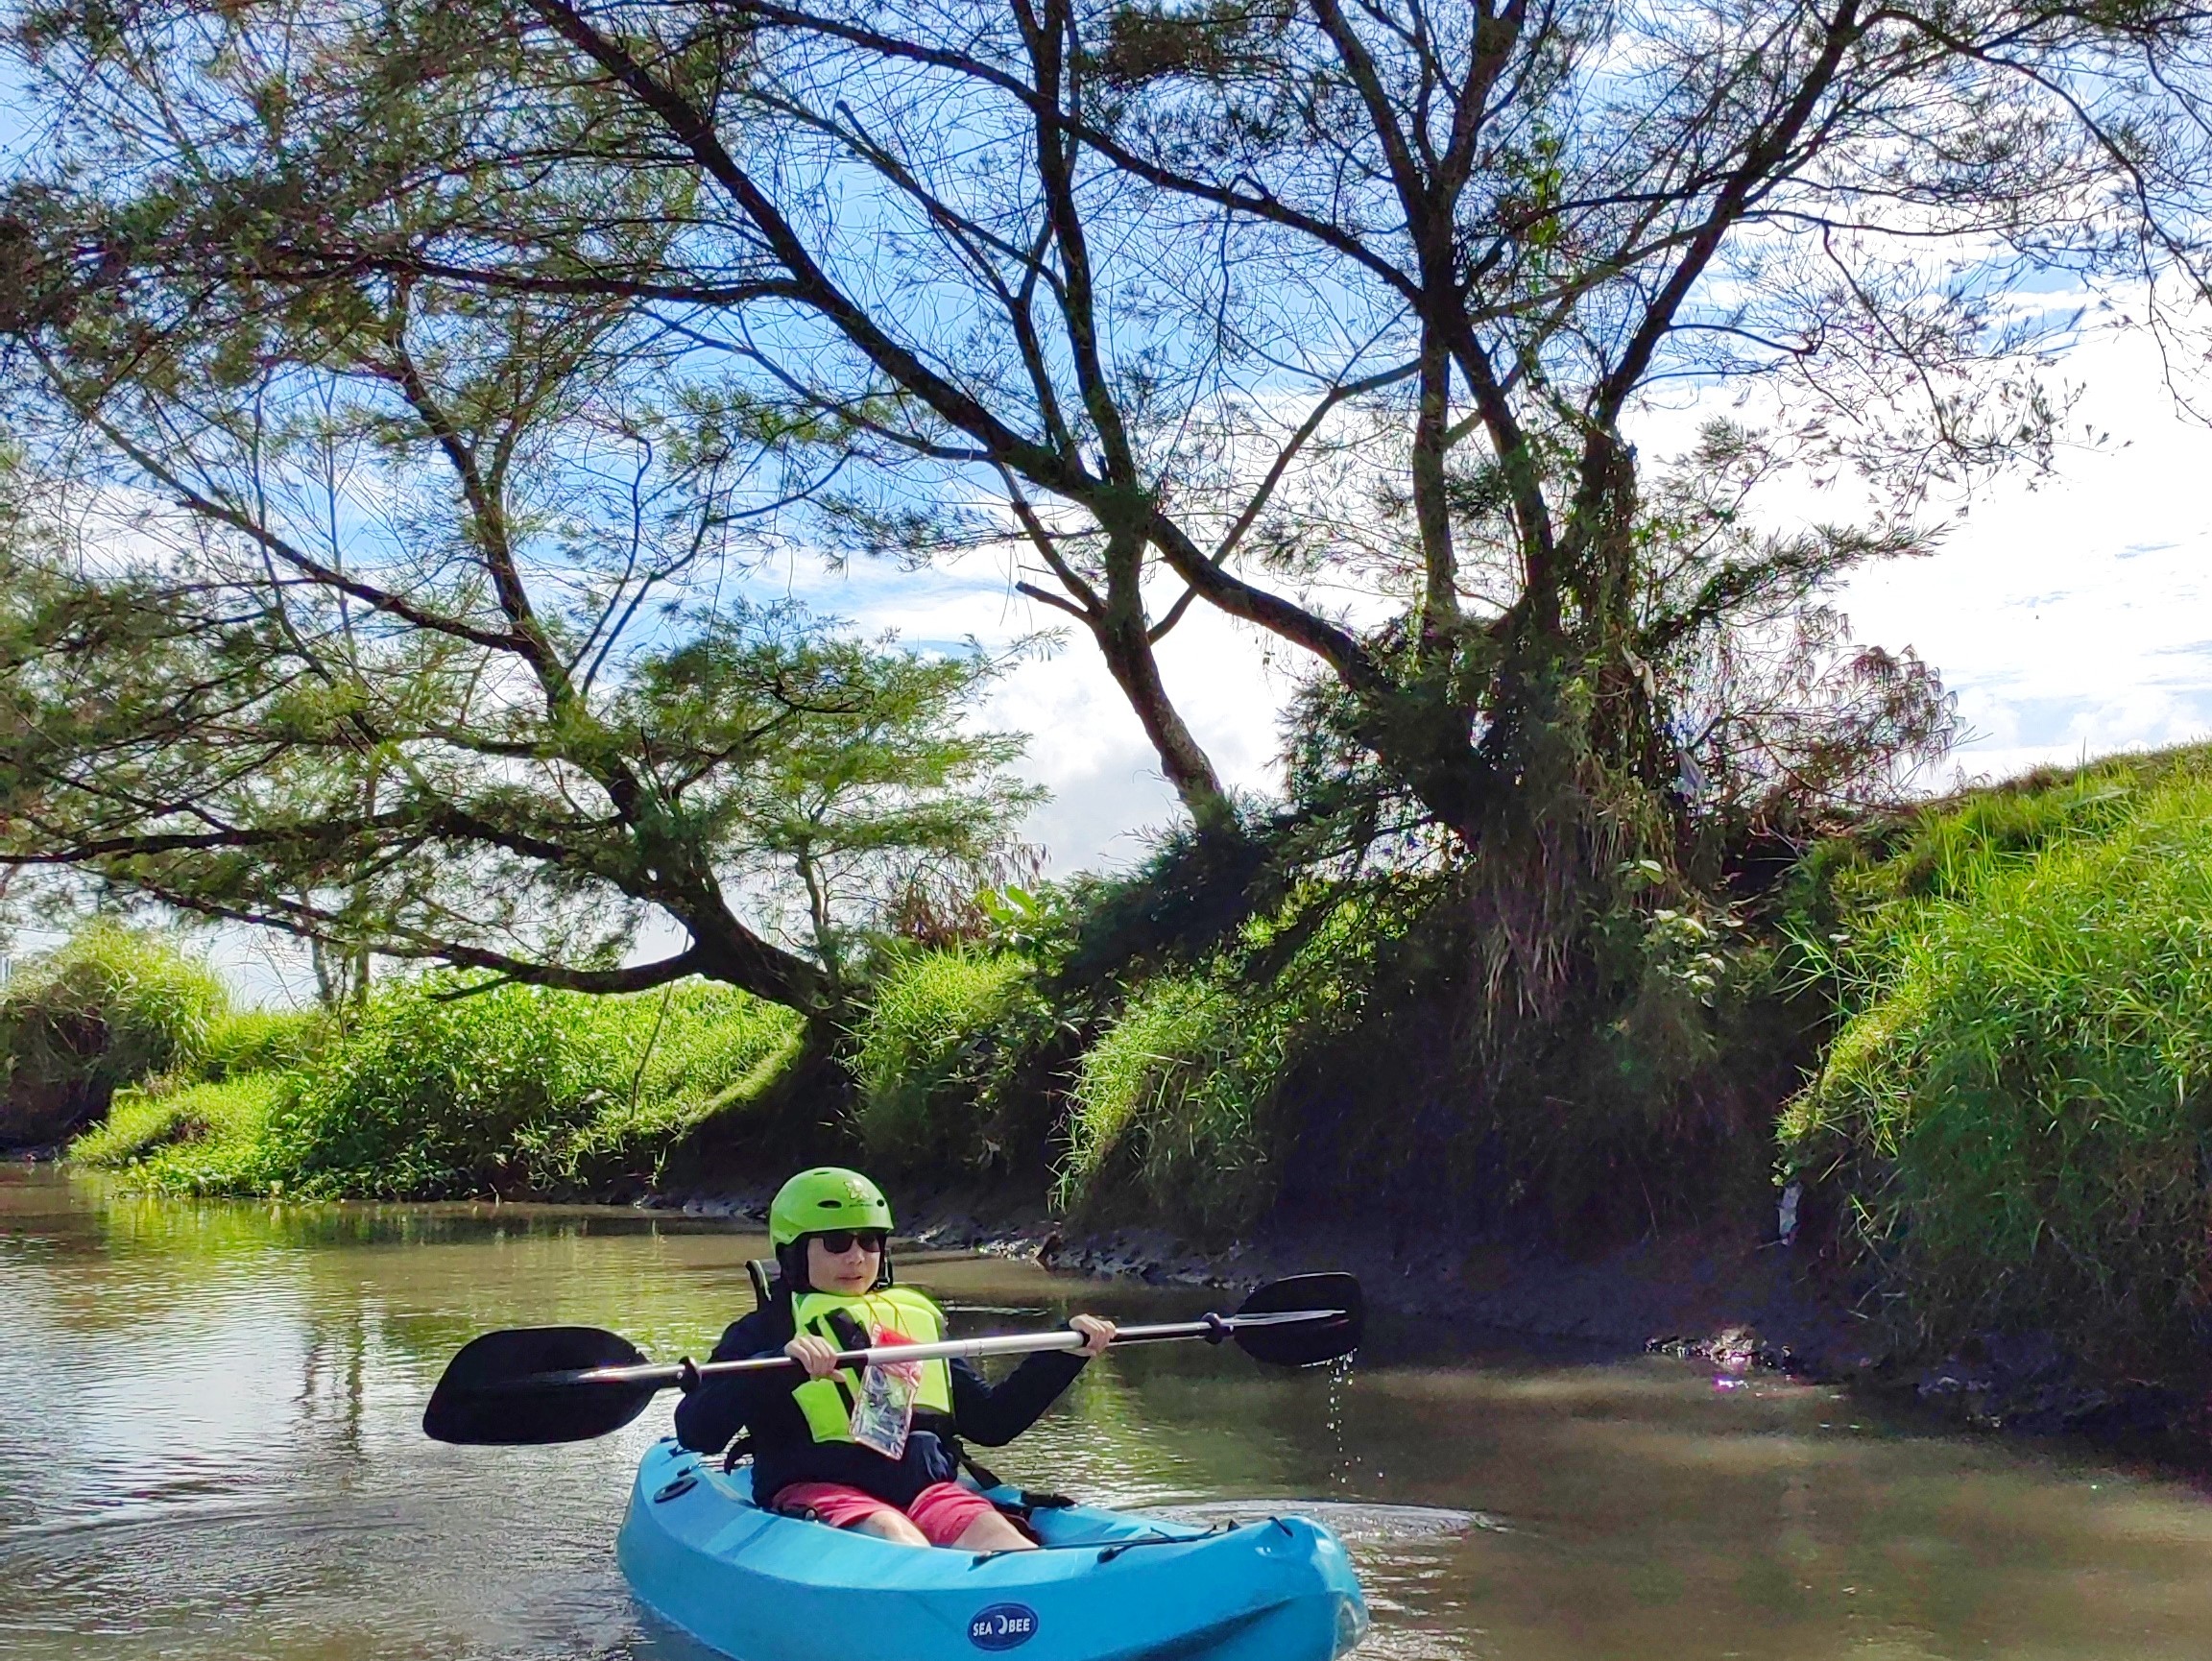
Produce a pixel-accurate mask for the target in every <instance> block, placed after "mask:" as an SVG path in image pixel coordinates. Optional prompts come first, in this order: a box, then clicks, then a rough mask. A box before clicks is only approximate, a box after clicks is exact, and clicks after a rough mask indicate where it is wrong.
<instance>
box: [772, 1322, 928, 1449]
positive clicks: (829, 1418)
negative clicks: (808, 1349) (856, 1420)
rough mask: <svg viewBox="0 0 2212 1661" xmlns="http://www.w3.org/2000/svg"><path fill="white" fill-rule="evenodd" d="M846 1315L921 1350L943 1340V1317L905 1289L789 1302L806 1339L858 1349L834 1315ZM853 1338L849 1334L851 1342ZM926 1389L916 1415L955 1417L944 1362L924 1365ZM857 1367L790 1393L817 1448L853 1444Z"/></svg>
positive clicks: (916, 1399)
mask: <svg viewBox="0 0 2212 1661" xmlns="http://www.w3.org/2000/svg"><path fill="white" fill-rule="evenodd" d="M838 1313H843V1314H846V1315H849V1316H850V1317H851V1318H852V1319H853V1320H854V1322H856V1323H858V1326H859V1329H860V1331H861V1332H862V1333H873V1332H874V1331H875V1330H876V1329H878V1328H883V1329H887V1330H888V1331H891V1332H895V1333H899V1334H901V1335H902V1336H905V1337H907V1338H909V1339H911V1340H912V1341H913V1342H915V1343H918V1344H933V1343H936V1342H937V1341H938V1340H939V1339H941V1338H943V1337H944V1336H945V1314H944V1312H943V1311H941V1310H940V1309H938V1307H937V1306H936V1305H935V1304H933V1303H931V1302H930V1301H929V1299H927V1298H926V1297H925V1296H923V1295H922V1293H920V1292H918V1291H913V1290H911V1289H909V1288H906V1287H882V1288H878V1289H877V1290H875V1291H872V1292H868V1293H866V1294H865V1295H863V1296H860V1297H846V1296H844V1295H843V1294H842V1293H839V1292H801V1293H800V1294H799V1295H798V1296H797V1297H795V1298H794V1299H792V1301H791V1320H792V1324H793V1325H794V1326H795V1327H796V1328H797V1329H798V1330H799V1331H800V1332H803V1333H812V1334H813V1335H814V1336H816V1337H818V1338H827V1339H829V1342H831V1343H832V1344H835V1345H836V1346H837V1347H838V1348H839V1349H841V1350H847V1349H852V1348H854V1345H853V1344H851V1343H849V1342H847V1339H846V1336H839V1334H838V1332H837V1326H836V1323H833V1322H832V1321H831V1319H830V1317H831V1316H832V1315H835V1314H838ZM847 1336H850V1332H848V1335H847ZM920 1364H921V1367H922V1383H921V1386H920V1388H919V1389H917V1390H916V1391H915V1394H914V1410H915V1412H916V1413H943V1414H945V1415H946V1416H948V1417H950V1415H951V1412H952V1368H951V1365H950V1363H949V1362H947V1361H944V1360H934V1361H923V1362H922V1363H920ZM858 1372H859V1369H858V1368H857V1367H839V1368H838V1369H837V1370H836V1371H835V1372H833V1373H831V1374H830V1375H829V1377H828V1378H826V1379H808V1380H807V1381H806V1382H805V1384H801V1385H799V1387H798V1388H797V1389H795V1390H793V1391H792V1392H791V1399H792V1400H793V1401H794V1402H797V1403H798V1404H799V1410H800V1411H801V1412H802V1413H804V1414H805V1416H806V1429H807V1430H808V1431H809V1432H812V1433H813V1436H814V1439H815V1440H816V1441H817V1442H850V1441H852V1440H853V1408H854V1403H856V1402H857V1401H858V1400H859V1399H860V1398H859V1382H858Z"/></svg>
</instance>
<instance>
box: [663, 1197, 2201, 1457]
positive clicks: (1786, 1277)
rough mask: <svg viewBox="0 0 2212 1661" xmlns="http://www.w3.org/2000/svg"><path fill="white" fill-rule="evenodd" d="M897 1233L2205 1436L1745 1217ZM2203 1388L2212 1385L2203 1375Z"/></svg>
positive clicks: (993, 1216) (2042, 1339)
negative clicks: (1674, 1226)
mask: <svg viewBox="0 0 2212 1661" xmlns="http://www.w3.org/2000/svg"><path fill="white" fill-rule="evenodd" d="M773 1192H774V1191H773V1188H772V1187H769V1186H761V1187H757V1188H748V1189H742V1190H738V1191H735V1192H713V1193H686V1194H657V1195H652V1196H648V1197H647V1198H645V1199H644V1200H642V1201H640V1202H639V1204H640V1205H641V1206H642V1207H643V1208H644V1209H647V1210H658V1211H670V1212H675V1213H678V1214H680V1215H683V1216H697V1217H711V1218H727V1219H733V1220H742V1221H752V1222H761V1223H764V1222H765V1219H766V1217H767V1215H768V1202H769V1198H770V1196H771V1194H772V1193H773ZM897 1204H898V1207H899V1210H900V1215H901V1218H902V1230H901V1232H902V1235H903V1236H905V1237H906V1238H908V1239H910V1240H913V1241H914V1242H915V1243H917V1244H919V1245H922V1246H925V1247H928V1248H932V1249H940V1250H964V1251H974V1252H979V1253H983V1254H987V1255H990V1256H996V1257H1004V1258H1010V1259H1016V1260H1021V1261H1027V1262H1033V1263H1036V1264H1039V1265H1041V1266H1043V1267H1046V1268H1048V1269H1051V1270H1054V1271H1056V1272H1062V1273H1070V1272H1072V1273H1080V1274H1090V1275H1099V1276H1107V1277H1115V1278H1125V1279H1133V1280H1139V1281H1142V1282H1145V1283H1146V1284H1149V1285H1155V1286H1191V1287H1213V1288H1222V1289H1224V1290H1227V1291H1239V1292H1240V1291H1242V1290H1244V1289H1247V1288H1251V1287H1253V1286H1255V1285H1257V1284H1259V1283H1260V1282H1262V1281H1267V1280H1275V1279H1279V1278H1281V1277H1283V1276H1285V1275H1291V1274H1301V1273H1306V1272H1310V1271H1312V1270H1317V1269H1337V1270H1343V1271H1345V1272H1348V1273H1351V1274H1354V1275H1357V1276H1358V1278H1359V1282H1360V1285H1361V1287H1362V1288H1364V1289H1365V1291H1366V1293H1367V1296H1368V1299H1369V1302H1370V1304H1371V1305H1372V1306H1374V1307H1376V1308H1378V1309H1381V1310H1384V1311H1387V1312H1391V1313H1393V1314H1397V1315H1402V1316H1408V1317H1414V1318H1416V1319H1418V1320H1421V1321H1424V1322H1427V1323H1431V1324H1432V1325H1433V1327H1434V1329H1435V1331H1436V1333H1437V1335H1438V1338H1439V1340H1440V1341H1441V1340H1442V1338H1443V1337H1444V1336H1445V1335H1447V1334H1451V1333H1457V1334H1460V1335H1461V1336H1464V1335H1465V1334H1467V1333H1468V1332H1471V1331H1479V1332H1481V1333H1484V1334H1487V1335H1491V1336H1492V1337H1493V1338H1494V1339H1495V1338H1497V1337H1509V1338H1512V1339H1517V1340H1526V1341H1529V1342H1532V1343H1536V1344H1540V1345H1541V1344H1566V1345H1571V1346H1574V1347H1575V1348H1576V1349H1578V1350H1582V1351H1586V1352H1588V1353H1592V1354H1597V1355H1612V1356H1620V1357H1625V1356H1630V1355H1637V1354H1663V1355H1670V1356H1673V1357H1676V1358H1680V1359H1685V1360H1699V1361H1702V1362H1705V1363H1708V1364H1710V1365H1711V1366H1712V1367H1713V1369H1714V1372H1715V1375H1716V1378H1717V1379H1719V1380H1721V1381H1727V1380H1743V1379H1746V1378H1749V1377H1752V1376H1755V1375H1757V1374H1760V1373H1769V1374H1780V1375H1786V1376H1788V1377H1791V1378H1794V1379H1798V1380H1801V1381H1805V1382H1809V1383H1819V1384H1839V1385H1844V1386H1848V1387H1850V1388H1851V1389H1853V1390H1854V1391H1855V1392H1859V1393H1862V1394H1864V1395H1867V1396H1871V1397H1875V1398H1879V1399H1882V1400H1887V1401H1895V1402H1900V1403H1910V1404H1911V1405H1912V1406H1913V1407H1914V1408H1917V1409H1919V1410H1922V1411H1925V1412H1928V1413H1930V1414H1932V1415H1934V1416H1936V1418H1938V1419H1940V1420H1942V1421H1944V1422H1947V1423H1952V1424H1956V1425H1959V1426H1961V1427H1965V1428H1971V1429H1973V1430H1976V1431H2008V1432H2016V1433H2021V1434H2026V1435H2030V1436H2048V1435H2078V1436H2087V1437H2089V1438H2091V1439H2093V1440H2096V1441H2099V1442H2107V1443H2120V1444H2125V1445H2128V1446H2129V1447H2132V1448H2137V1449H2140V1450H2144V1451H2148V1452H2151V1453H2152V1454H2154V1455H2155V1456H2158V1457H2159V1458H2160V1459H2162V1460H2164V1461H2167V1462H2172V1463H2176V1464H2182V1465H2187V1466H2189V1467H2191V1468H2196V1467H2198V1466H2200V1465H2201V1464H2203V1463H2204V1461H2205V1459H2206V1457H2207V1454H2208V1448H2207V1444H2206V1440H2205V1423H2204V1410H2203V1406H2202V1403H2203V1399H2204V1398H2203V1394H2202V1392H2201V1391H2196V1392H2192V1391H2190V1390H2187V1389H2182V1388H2176V1387H2174V1386H2173V1385H2171V1384H2152V1383H2148V1382H2145V1381H2142V1380H2134V1379H2127V1378H2121V1377H2115V1376H2111V1375H2109V1374H2104V1373H2100V1372H2098V1371H2096V1370H2095V1369H2093V1368H2089V1367H2086V1366H2083V1365H2082V1364H2081V1363H2080V1361H2079V1360H2077V1359H2075V1358H2070V1357H2069V1356H2068V1355H2067V1354H2066V1353H2065V1351H2064V1348H2063V1346H2062V1345H2061V1344H2060V1343H2059V1341H2058V1340H2057V1339H2056V1338H2055V1337H2054V1336H2051V1335H2048V1334H2032V1335H2027V1336H2021V1335H2017V1334H2012V1335H2007V1334H1984V1335H1974V1336H1972V1337H1970V1338H1969V1339H1968V1340H1967V1341H1966V1342H1964V1343H1962V1344H1961V1345H1960V1346H1959V1348H1958V1349H1957V1350H1955V1351H1954V1352H1952V1353H1949V1354H1946V1355H1942V1356H1939V1357H1933V1358H1931V1357H1929V1356H1926V1355H1913V1354H1911V1353H1910V1352H1906V1351H1902V1350H1901V1349H1900V1348H1899V1347H1898V1346H1897V1345H1896V1344H1895V1343H1894V1342H1893V1341H1885V1336H1884V1333H1883V1330H1882V1329H1881V1328H1879V1327H1877V1326H1876V1325H1874V1324H1873V1323H1871V1322H1869V1321H1868V1320H1867V1319H1865V1318H1864V1316H1863V1312H1860V1311H1859V1310H1858V1309H1856V1308H1855V1307H1854V1300H1853V1299H1852V1298H1851V1296H1850V1295H1849V1291H1848V1288H1839V1287H1838V1286H1837V1285H1836V1283H1835V1282H1834V1280H1833V1278H1832V1277H1826V1276H1823V1274H1822V1272H1821V1265H1820V1264H1819V1262H1818V1261H1817V1259H1816V1257H1815V1254H1814V1253H1813V1252H1812V1251H1811V1250H1810V1249H1808V1248H1807V1247H1805V1246H1803V1245H1801V1244H1799V1243H1798V1242H1795V1241H1791V1242H1784V1241H1783V1240H1779V1239H1778V1238H1776V1237H1775V1235H1774V1233H1773V1232H1772V1229H1771V1228H1767V1229H1762V1227H1761V1226H1759V1223H1758V1222H1757V1221H1755V1220H1752V1219H1740V1220H1739V1221H1738V1222H1737V1223H1736V1224H1734V1225H1732V1226H1708V1227H1704V1228H1690V1229H1679V1230H1675V1231H1673V1232H1671V1233H1669V1234H1666V1235H1657V1236H1652V1237H1649V1238H1647V1239H1644V1240H1636V1241H1633V1242H1630V1243H1628V1244H1626V1245H1623V1246H1619V1247H1616V1248H1614V1249H1612V1250H1609V1251H1605V1252H1601V1253H1598V1254H1595V1255H1589V1256H1576V1255H1575V1254H1571V1253H1568V1252H1564V1251H1561V1250H1558V1249H1557V1248H1555V1247H1547V1246H1545V1245H1543V1244H1541V1243H1536V1242H1528V1243H1526V1244H1523V1245H1521V1246H1519V1247H1505V1246H1488V1247H1477V1248H1475V1249H1473V1250H1457V1249H1454V1248H1453V1247H1452V1246H1450V1245H1449V1244H1448V1243H1438V1242H1427V1243H1424V1244H1423V1245H1422V1246H1421V1247H1420V1248H1419V1250H1418V1254H1417V1255H1406V1254H1399V1253H1393V1252H1392V1251H1390V1250H1389V1249H1388V1248H1387V1247H1386V1246H1385V1245H1383V1244H1382V1243H1380V1242H1378V1241H1376V1240H1373V1239H1372V1238H1370V1237H1367V1236H1365V1235H1363V1234H1362V1233H1361V1232H1360V1231H1358V1230H1356V1229H1352V1228H1346V1227H1342V1226H1327V1225H1323V1226H1311V1225H1309V1226H1304V1227H1297V1228H1289V1227H1279V1228H1276V1229H1271V1230H1267V1231H1263V1232H1261V1233H1258V1234H1256V1235H1255V1236H1254V1237H1253V1238H1251V1239H1249V1240H1240V1241H1238V1242H1237V1243H1235V1244H1234V1245H1231V1246H1229V1247H1226V1248H1222V1249H1214V1250H1208V1249H1204V1248H1201V1247H1197V1246H1194V1245H1192V1244H1191V1243H1190V1242H1189V1241H1188V1240H1182V1239H1180V1238H1178V1237H1177V1236H1175V1235H1173V1234H1172V1233H1169V1232H1167V1231H1165V1230H1147V1229H1115V1230H1104V1231H1096V1232H1089V1231H1084V1230H1081V1229H1079V1228H1074V1227H1071V1226H1070V1223H1069V1221H1068V1219H1067V1218H1065V1217H1062V1216H1055V1215H1053V1214H1052V1213H1051V1212H1050V1211H1048V1210H1046V1209H1045V1208H1043V1207H1039V1206H1035V1205H1024V1204H1023V1203H1022V1200H1021V1198H1020V1197H1019V1196H1018V1195H1013V1194H1007V1193H1003V1192H1000V1193H993V1192H988V1191H976V1190H944V1191H939V1192H924V1193H920V1194H902V1195H900V1196H899V1197H898V1200H897ZM2208 1382H2212V1381H2208Z"/></svg>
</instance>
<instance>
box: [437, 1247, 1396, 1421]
mask: <svg viewBox="0 0 2212 1661" xmlns="http://www.w3.org/2000/svg"><path fill="white" fill-rule="evenodd" d="M1365 1318H1366V1317H1365V1307H1364V1303H1363V1301H1362V1299H1361V1297H1360V1294H1359V1283H1358V1281H1356V1280H1354V1279H1353V1278H1352V1277H1351V1276H1350V1275H1340V1274H1321V1275H1293V1276H1291V1277H1290V1278H1289V1279H1288V1280H1280V1281H1274V1282H1271V1283H1269V1284H1268V1285H1266V1286H1263V1287H1262V1288H1260V1289H1259V1290H1258V1291H1256V1292H1254V1293H1253V1294H1252V1295H1251V1296H1250V1297H1248V1298H1246V1299H1245V1300H1244V1302H1243V1303H1242V1304H1241V1305H1239V1306H1238V1310H1237V1312H1236V1313H1235V1314H1233V1315H1219V1314H1209V1315H1204V1316H1201V1317H1200V1318H1199V1319H1197V1320H1194V1321H1170V1322H1167V1323H1165V1324H1163V1325H1156V1326H1141V1327H1123V1328H1121V1329H1120V1331H1119V1332H1118V1334H1117V1335H1116V1336H1115V1339H1114V1341H1115V1342H1116V1343H1117V1344H1150V1343H1162V1342H1165V1341H1167V1340H1169V1339H1174V1338H1205V1339H1207V1340H1208V1341H1209V1342H1212V1343H1216V1344H1217V1343H1220V1342H1222V1341H1223V1340H1224V1339H1228V1340H1231V1341H1233V1342H1235V1344H1236V1345H1237V1347H1238V1349H1240V1350H1242V1351H1243V1352H1244V1353H1245V1354H1246V1355H1248V1356H1250V1357H1252V1358H1253V1359H1254V1360H1262V1361H1267V1362H1270V1363H1272V1364H1273V1365H1275V1366H1281V1367H1305V1366H1311V1365H1313V1364H1314V1363H1315V1362H1317V1361H1333V1360H1335V1359H1336V1358H1337V1357H1339V1356H1347V1355H1350V1354H1351V1353H1352V1352H1353V1351H1354V1350H1355V1349H1357V1348H1358V1345H1359V1335H1360V1332H1361V1330H1362V1328H1363V1325H1364V1322H1365ZM1082 1347H1083V1336H1082V1335H1081V1334H1080V1333H1074V1332H1066V1331H1062V1332H1053V1333H1012V1334H1008V1335H1006V1336H1002V1337H991V1338H948V1339H946V1340H945V1341H943V1342H942V1343H931V1344H890V1345H885V1346H883V1347H881V1348H879V1349H872V1350H844V1351H840V1352H839V1353H838V1357H837V1361H838V1364H839V1365H840V1366H844V1365H854V1366H866V1365H869V1364H870V1363H872V1362H877V1361H925V1360H933V1359H935V1358H938V1357H944V1358H947V1359H951V1358H955V1357H957V1358H960V1359H962V1360H974V1358H976V1357H978V1356H1017V1355H1025V1354H1029V1353H1032V1352H1034V1351H1039V1350H1075V1349H1081V1348H1082ZM798 1364H799V1363H798V1362H796V1361H794V1360H790V1359H789V1358H787V1357H784V1356H757V1357H754V1358H753V1359H751V1360H742V1361H709V1362H707V1363H706V1364H705V1365H703V1366H699V1367H693V1366H692V1365H691V1363H690V1362H688V1361H683V1362H676V1363H662V1364H659V1365H656V1364H655V1363H653V1362H651V1361H648V1360H646V1359H645V1357H644V1356H643V1355H642V1354H641V1353H639V1351H638V1350H637V1346H636V1345H634V1344H632V1343H631V1342H630V1340H629V1339H627V1338H625V1337H623V1336H620V1335H619V1334H616V1333H610V1332H604V1331H602V1330H601V1329H599V1328H598V1327H523V1328H519V1329H517V1330H515V1331H511V1332H501V1333H486V1334H485V1335H484V1336H482V1337H480V1338H477V1339H474V1340H473V1341H471V1342H470V1343H469V1344H468V1345H467V1346H465V1347H464V1348H463V1349H462V1351H461V1352H460V1354H458V1355H456V1356H455V1357H454V1358H453V1360H451V1361H450V1362H448V1363H447V1364H446V1367H445V1377H444V1378H442V1379H440V1380H439V1381H438V1387H437V1389H435V1390H434V1391H432V1392H431V1395H430V1405H429V1406H428V1407H427V1408H424V1409H423V1410H422V1429H423V1432H425V1433H426V1434H428V1435H430V1436H433V1437H435V1438H436V1439H437V1440H439V1441H441V1442H466V1443H476V1444H509V1445H512V1444H518V1443H536V1442H581V1441H587V1440H589V1438H591V1437H593V1436H603V1435H605V1434H606V1433H607V1432H610V1431H618V1430H620V1429H621V1428H622V1427H623V1426H624V1425H627V1424H628V1423H629V1422H630V1421H631V1420H632V1419H635V1418H636V1417H637V1415H638V1414H639V1413H641V1412H643V1411H644V1410H645V1404H646V1403H648V1402H650V1401H651V1400H652V1399H653V1398H654V1396H656V1395H657V1394H659V1393H660V1392H661V1391H662V1390H664V1389H666V1388H668V1387H669V1386H670V1385H671V1384H683V1383H685V1380H686V1378H693V1377H695V1378H716V1377H719V1376H721V1375H723V1374H727V1373H757V1372H769V1371H773V1370H775V1369H778V1368H781V1367H793V1366H797V1365H798Z"/></svg>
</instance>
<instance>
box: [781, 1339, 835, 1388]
mask: <svg viewBox="0 0 2212 1661" xmlns="http://www.w3.org/2000/svg"><path fill="white" fill-rule="evenodd" d="M783 1353H784V1354H785V1355H787V1356H789V1357H790V1358H791V1359H792V1360H795V1361H797V1362H798V1363H799V1364H800V1365H801V1366H802V1367H805V1369H806V1376H807V1377H808V1378H810V1379H826V1378H828V1377H829V1375H830V1374H831V1373H833V1372H835V1371H836V1370H837V1346H836V1345H835V1344H833V1343H831V1342H830V1341H829V1339H828V1338H818V1337H816V1336H814V1335H813V1334H812V1333H801V1334H800V1335H799V1336H797V1337H795V1338H793V1339H792V1340H791V1341H790V1342H789V1343H787V1344H785V1345H784V1346H783Z"/></svg>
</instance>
